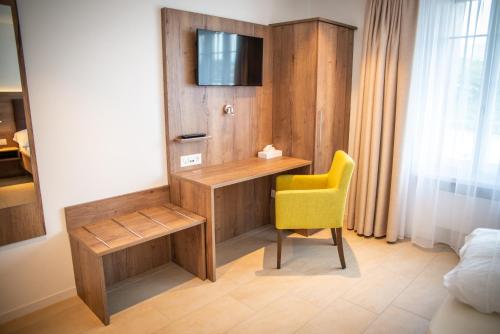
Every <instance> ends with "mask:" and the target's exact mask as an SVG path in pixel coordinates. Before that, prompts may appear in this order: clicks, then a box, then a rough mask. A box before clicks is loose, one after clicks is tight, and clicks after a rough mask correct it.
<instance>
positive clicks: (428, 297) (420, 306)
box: [393, 276, 448, 320]
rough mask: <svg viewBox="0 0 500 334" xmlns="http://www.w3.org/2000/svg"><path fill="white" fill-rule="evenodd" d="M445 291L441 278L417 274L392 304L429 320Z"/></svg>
mask: <svg viewBox="0 0 500 334" xmlns="http://www.w3.org/2000/svg"><path fill="white" fill-rule="evenodd" d="M447 293H448V292H447V290H446V288H445V287H444V286H443V281H442V279H439V278H437V279H436V278H428V277H425V276H419V277H417V278H416V279H415V281H413V282H412V283H411V284H410V285H409V286H408V287H407V288H406V289H405V290H404V291H403V292H402V293H401V294H400V295H399V296H398V297H397V298H396V299H395V300H394V302H393V305H395V306H398V307H400V308H402V309H405V310H407V311H410V312H413V313H415V314H418V315H419V316H421V317H424V318H426V319H428V320H431V319H432V316H433V315H434V313H435V312H436V311H437V309H438V308H439V305H441V303H442V302H443V301H444V299H445V297H446V295H447Z"/></svg>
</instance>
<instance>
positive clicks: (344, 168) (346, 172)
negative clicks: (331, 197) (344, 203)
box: [327, 151, 354, 193]
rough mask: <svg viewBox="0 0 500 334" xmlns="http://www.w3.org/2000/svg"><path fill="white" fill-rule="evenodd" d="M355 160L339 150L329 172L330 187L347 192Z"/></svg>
mask: <svg viewBox="0 0 500 334" xmlns="http://www.w3.org/2000/svg"><path fill="white" fill-rule="evenodd" d="M353 170H354V161H353V160H352V158H351V157H350V156H349V155H348V154H347V153H345V152H344V151H337V152H335V155H334V156H333V161H332V167H331V168H330V171H329V172H328V185H327V187H328V188H338V189H339V190H340V191H343V192H344V193H347V190H348V189H349V183H350V182H351V177H352V172H353Z"/></svg>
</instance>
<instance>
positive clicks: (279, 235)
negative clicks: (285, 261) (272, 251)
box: [276, 230, 282, 269]
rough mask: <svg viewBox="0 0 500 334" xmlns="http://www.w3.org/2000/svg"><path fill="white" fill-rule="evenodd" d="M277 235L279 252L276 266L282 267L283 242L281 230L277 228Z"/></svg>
mask: <svg viewBox="0 0 500 334" xmlns="http://www.w3.org/2000/svg"><path fill="white" fill-rule="evenodd" d="M276 236H277V239H278V253H277V257H276V260H277V264H276V267H277V268H278V269H281V244H282V240H281V230H276Z"/></svg>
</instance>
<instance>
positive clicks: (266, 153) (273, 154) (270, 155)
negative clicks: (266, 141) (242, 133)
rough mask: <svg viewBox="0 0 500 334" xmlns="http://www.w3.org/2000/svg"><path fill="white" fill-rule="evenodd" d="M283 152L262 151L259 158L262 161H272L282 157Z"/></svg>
mask: <svg viewBox="0 0 500 334" xmlns="http://www.w3.org/2000/svg"><path fill="white" fill-rule="evenodd" d="M282 155H283V152H282V151H281V150H270V151H260V152H259V153H258V157H259V158H262V159H272V158H277V157H281V156H282Z"/></svg>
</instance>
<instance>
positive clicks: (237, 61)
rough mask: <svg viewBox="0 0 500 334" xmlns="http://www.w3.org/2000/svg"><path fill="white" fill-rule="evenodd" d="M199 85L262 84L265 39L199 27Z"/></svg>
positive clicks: (197, 33)
mask: <svg viewBox="0 0 500 334" xmlns="http://www.w3.org/2000/svg"><path fill="white" fill-rule="evenodd" d="M196 35H197V51H198V66H197V76H196V83H197V84H198V85H199V86H262V51H263V39H262V38H259V37H251V36H243V35H238V34H230V33H226V32H220V31H211V30H205V29H198V30H197V31H196Z"/></svg>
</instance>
